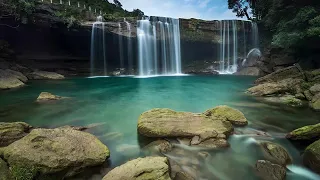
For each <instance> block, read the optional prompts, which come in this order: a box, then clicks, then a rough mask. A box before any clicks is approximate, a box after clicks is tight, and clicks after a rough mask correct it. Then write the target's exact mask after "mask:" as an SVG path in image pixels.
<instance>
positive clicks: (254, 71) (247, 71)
mask: <svg viewBox="0 0 320 180" xmlns="http://www.w3.org/2000/svg"><path fill="white" fill-rule="evenodd" d="M265 74H266V73H265V72H263V71H262V70H261V69H259V68H258V67H246V68H243V69H241V70H240V71H238V72H236V73H235V75H239V76H263V75H265Z"/></svg>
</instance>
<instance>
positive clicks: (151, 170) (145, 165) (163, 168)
mask: <svg viewBox="0 0 320 180" xmlns="http://www.w3.org/2000/svg"><path fill="white" fill-rule="evenodd" d="M152 179H157V180H170V179H171V178H170V175H169V163H168V159H167V158H166V157H146V158H138V159H135V160H132V161H129V162H127V163H125V164H123V165H121V166H119V167H116V168H114V169H113V170H111V171H110V172H109V173H108V174H107V175H106V176H105V177H104V178H103V180H152Z"/></svg>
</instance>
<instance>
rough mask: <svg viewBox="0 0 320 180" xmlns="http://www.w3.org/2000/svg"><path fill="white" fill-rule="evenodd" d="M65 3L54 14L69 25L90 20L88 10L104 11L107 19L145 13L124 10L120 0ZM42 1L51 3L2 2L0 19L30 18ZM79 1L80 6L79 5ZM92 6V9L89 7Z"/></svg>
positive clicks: (93, 13) (35, 0)
mask: <svg viewBox="0 0 320 180" xmlns="http://www.w3.org/2000/svg"><path fill="white" fill-rule="evenodd" d="M62 2H63V5H58V7H59V8H53V11H54V13H53V15H54V16H56V17H59V18H60V19H61V20H62V21H63V22H65V23H66V24H67V25H68V26H69V27H70V26H73V25H75V24H79V23H80V22H81V21H86V20H90V18H89V17H90V16H89V17H88V12H89V14H91V17H92V16H97V15H98V14H100V12H101V13H102V15H103V16H104V18H105V19H106V20H117V19H119V18H121V19H122V18H124V17H141V16H143V15H144V13H143V12H142V11H141V10H139V9H135V10H133V11H132V12H129V11H127V10H124V9H123V8H122V4H121V2H120V1H119V0H114V4H113V3H109V2H108V1H107V0H70V4H71V6H69V5H68V1H67V0H62ZM42 3H47V4H49V3H50V0H44V2H41V1H40V0H6V1H1V2H0V5H1V6H0V21H1V22H4V21H3V20H4V19H8V18H14V19H15V21H18V22H19V21H21V20H23V18H30V16H32V15H33V13H34V12H36V11H37V10H38V9H37V7H38V6H39V5H41V4H42ZM78 3H79V5H80V7H78ZM53 4H56V5H57V4H60V0H53ZM89 7H90V9H89Z"/></svg>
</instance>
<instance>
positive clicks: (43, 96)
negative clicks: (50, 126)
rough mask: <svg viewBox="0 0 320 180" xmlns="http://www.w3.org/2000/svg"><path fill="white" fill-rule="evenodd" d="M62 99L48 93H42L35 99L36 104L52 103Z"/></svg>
mask: <svg viewBox="0 0 320 180" xmlns="http://www.w3.org/2000/svg"><path fill="white" fill-rule="evenodd" d="M62 98H63V97H61V96H57V95H54V94H51V93H49V92H42V93H40V95H39V96H38V98H37V102H43V101H54V100H59V99H62Z"/></svg>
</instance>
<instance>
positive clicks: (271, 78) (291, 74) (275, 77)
mask: <svg viewBox="0 0 320 180" xmlns="http://www.w3.org/2000/svg"><path fill="white" fill-rule="evenodd" d="M288 78H293V79H297V78H298V79H303V78H304V75H303V73H302V72H300V70H299V69H298V68H297V67H296V66H290V67H287V68H283V69H280V70H278V71H276V72H273V73H271V74H268V75H266V76H264V77H261V78H259V79H257V80H256V81H255V84H262V83H270V82H278V81H281V80H284V79H288Z"/></svg>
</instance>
